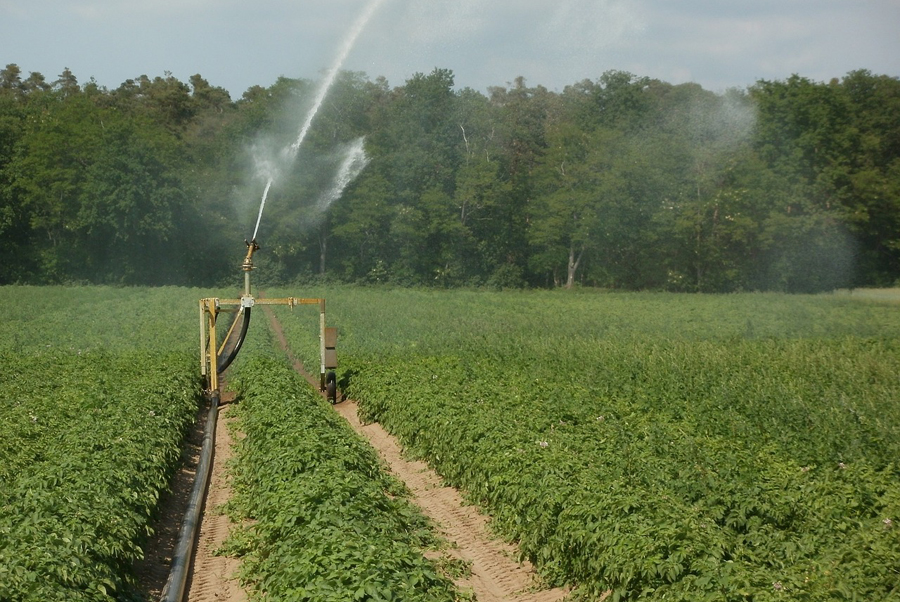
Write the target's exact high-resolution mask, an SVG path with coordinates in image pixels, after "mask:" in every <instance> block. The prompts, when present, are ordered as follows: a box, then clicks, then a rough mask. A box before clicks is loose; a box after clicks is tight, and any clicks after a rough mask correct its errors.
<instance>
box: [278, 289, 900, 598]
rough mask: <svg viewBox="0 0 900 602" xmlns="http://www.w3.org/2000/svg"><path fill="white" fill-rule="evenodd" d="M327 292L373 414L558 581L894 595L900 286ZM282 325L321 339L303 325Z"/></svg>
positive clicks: (711, 593)
mask: <svg viewBox="0 0 900 602" xmlns="http://www.w3.org/2000/svg"><path fill="white" fill-rule="evenodd" d="M328 307H329V309H330V312H331V315H333V316H335V318H334V319H332V320H330V321H331V323H332V324H333V325H337V326H338V328H339V331H340V336H339V341H338V352H339V358H340V363H341V369H340V374H339V381H340V382H341V383H342V385H343V386H344V388H345V390H346V392H347V393H349V394H350V395H351V396H353V397H354V398H356V399H359V400H360V401H361V403H362V405H361V412H362V413H363V415H364V417H365V418H367V419H370V420H378V421H380V422H381V423H382V424H383V425H385V426H386V427H387V428H388V429H389V430H391V431H392V432H393V433H395V434H396V435H398V436H399V437H400V439H401V440H402V442H403V443H404V445H405V446H407V447H408V448H409V449H411V450H412V451H413V452H414V453H416V454H417V455H419V456H421V457H423V458H425V459H427V460H428V461H429V463H431V464H432V466H434V467H435V468H436V469H437V470H438V471H439V472H440V473H441V474H442V475H443V476H444V477H445V479H447V480H448V481H449V482H450V483H452V484H454V485H455V486H457V487H460V488H461V489H463V490H464V491H466V492H467V494H468V496H469V497H470V499H471V500H472V501H474V502H476V503H478V504H480V505H482V506H483V507H484V508H485V509H486V510H487V511H488V512H489V513H490V514H491V515H492V516H493V517H494V524H495V526H496V527H497V528H498V530H499V531H500V532H502V533H503V534H504V535H506V536H507V537H509V538H510V539H513V540H517V541H518V542H519V544H520V546H521V549H522V552H523V554H524V555H526V556H527V557H528V558H529V559H530V560H532V561H533V562H534V563H535V564H536V565H537V566H538V567H539V568H540V570H541V571H542V572H543V573H544V575H545V576H546V577H547V579H548V580H549V581H550V582H552V583H563V582H565V583H574V584H578V585H579V586H580V588H579V591H580V592H581V593H582V594H584V595H585V596H586V597H588V598H590V597H591V596H596V595H598V594H599V593H600V592H603V591H606V590H607V589H611V590H613V598H614V599H648V600H662V599H666V600H704V599H709V600H748V599H753V600H835V599H847V600H852V599H867V600H869V599H871V600H875V599H878V600H887V599H892V598H897V597H900V573H898V571H897V569H896V567H897V566H900V526H898V525H897V521H898V520H900V485H898V477H900V468H898V464H897V460H896V458H898V457H900V407H898V399H900V381H898V379H897V374H898V373H900V353H898V352H900V348H898V343H897V334H898V332H900V330H898V328H900V319H898V317H897V312H896V308H895V306H893V305H886V304H878V303H868V302H857V301H853V300H851V299H849V298H841V297H788V296H783V295H781V296H779V295H732V296H727V297H696V296H682V297H679V296H675V295H637V294H628V295H590V294H576V295H572V296H562V295H552V294H544V293H535V294H511V295H504V294H485V295H479V294H474V293H465V292H453V293H434V292H421V291H412V292H408V293H407V292H399V291H378V290H369V291H366V290H347V289H339V290H338V291H337V294H335V295H333V296H332V298H331V299H330V300H329V305H328ZM284 324H285V328H286V330H287V331H288V333H289V338H290V340H291V344H292V345H293V346H295V348H296V349H297V350H298V353H300V354H301V355H305V356H310V355H312V349H313V341H314V338H313V337H312V336H311V335H310V332H309V329H308V328H305V327H303V326H301V325H300V324H298V323H294V322H292V321H288V320H286V321H284ZM312 357H314V356H312Z"/></svg>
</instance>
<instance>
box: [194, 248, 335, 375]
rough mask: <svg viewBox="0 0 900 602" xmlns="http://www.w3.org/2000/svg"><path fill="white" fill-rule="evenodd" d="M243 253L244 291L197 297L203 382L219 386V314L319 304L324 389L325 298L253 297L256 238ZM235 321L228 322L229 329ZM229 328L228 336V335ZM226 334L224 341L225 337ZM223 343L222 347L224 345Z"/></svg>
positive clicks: (320, 358)
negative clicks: (233, 295) (236, 295)
mask: <svg viewBox="0 0 900 602" xmlns="http://www.w3.org/2000/svg"><path fill="white" fill-rule="evenodd" d="M247 247H248V249H247V256H246V257H245V258H244V262H243V263H242V264H241V268H242V270H243V272H244V294H243V295H242V296H241V298H240V299H220V298H218V297H207V298H206V299H200V373H201V375H202V376H203V378H204V380H205V381H206V385H207V387H208V389H209V391H217V390H218V389H219V366H218V357H219V353H221V350H218V349H216V340H217V337H216V319H217V318H218V315H219V314H220V313H236V314H240V313H241V312H243V311H244V309H247V308H251V307H255V306H256V305H287V306H288V307H290V308H291V309H292V310H293V309H294V307H296V306H297V305H318V306H319V386H320V388H321V389H322V390H323V391H324V390H325V299H304V298H298V297H285V298H281V299H256V298H254V297H253V295H252V294H251V293H250V272H251V270H253V269H254V268H253V253H254V252H255V251H257V250H259V245H257V244H256V241H255V240H254V241H251V242H248V243H247ZM237 322H238V321H237V320H234V322H233V323H232V325H231V329H232V330H233V329H234V327H235V325H236V324H237ZM230 334H231V330H229V333H228V336H230ZM228 336H226V337H225V340H226V341H227V340H228ZM224 344H225V343H224V342H223V347H224Z"/></svg>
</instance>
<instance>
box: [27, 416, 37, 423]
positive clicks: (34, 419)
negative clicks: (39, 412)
mask: <svg viewBox="0 0 900 602" xmlns="http://www.w3.org/2000/svg"><path fill="white" fill-rule="evenodd" d="M29 416H30V417H31V421H32V422H37V416H35V415H34V414H29Z"/></svg>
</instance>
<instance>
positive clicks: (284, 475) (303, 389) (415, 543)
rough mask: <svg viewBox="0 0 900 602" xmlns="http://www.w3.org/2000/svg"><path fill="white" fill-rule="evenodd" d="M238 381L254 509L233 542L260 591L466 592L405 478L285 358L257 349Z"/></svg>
mask: <svg viewBox="0 0 900 602" xmlns="http://www.w3.org/2000/svg"><path fill="white" fill-rule="evenodd" d="M232 386H234V387H235V388H236V389H237V391H239V399H238V405H237V406H236V408H237V411H238V416H239V421H238V428H239V429H240V431H241V432H242V433H243V435H244V437H243V438H242V439H241V443H240V445H239V447H238V453H237V457H236V461H235V463H234V465H233V475H234V488H235V497H234V498H233V499H232V502H231V503H230V504H229V505H230V508H231V511H232V513H233V514H234V516H235V517H236V518H239V519H249V520H248V522H247V523H246V525H247V526H246V527H245V528H244V529H242V530H238V531H237V532H236V533H235V534H233V535H232V536H231V539H230V542H229V543H228V544H227V546H226V548H225V550H224V552H226V553H232V554H236V555H239V556H240V557H241V558H242V562H241V575H242V578H243V582H244V584H245V585H246V586H247V587H248V588H249V590H250V591H251V592H253V595H254V597H255V599H260V600H296V601H304V600H308V601H310V602H312V601H316V602H328V601H333V602H346V601H349V600H371V601H382V600H383V601H388V600H396V601H404V602H405V601H434V602H438V601H442V600H445V601H453V600H455V599H456V593H455V590H454V588H453V585H452V583H451V582H450V581H449V579H447V578H446V577H444V576H442V575H441V573H440V571H439V570H438V569H437V568H436V567H435V566H434V565H433V563H432V562H431V561H429V560H427V559H425V557H424V556H423V550H425V549H427V548H430V547H433V546H434V545H435V544H436V542H435V540H434V537H433V535H432V534H431V530H430V525H429V524H428V523H427V521H426V520H425V519H424V517H423V516H422V515H421V514H420V513H419V512H418V510H416V509H414V507H413V506H412V505H411V504H410V503H409V501H408V500H407V499H406V492H405V489H404V488H403V486H402V485H401V484H400V483H398V482H396V481H395V480H393V479H392V478H390V477H388V476H387V474H386V473H385V472H384V471H383V470H382V466H381V464H380V463H379V459H378V457H377V454H376V453H375V452H374V450H372V448H370V447H369V446H368V445H367V444H365V443H364V442H363V440H362V439H360V438H359V437H358V436H357V435H355V434H354V433H353V431H352V430H351V429H350V427H349V426H348V425H347V424H346V422H345V421H344V420H343V419H342V418H340V417H339V416H338V415H337V414H336V413H335V412H334V411H333V410H332V409H331V407H330V406H329V404H328V403H327V402H325V401H324V400H323V399H322V398H321V397H319V395H318V394H317V393H316V392H315V391H314V390H313V389H312V388H311V387H310V386H309V385H308V384H307V383H306V381H304V380H303V378H302V377H300V376H299V375H298V374H297V373H296V372H294V371H293V369H292V368H290V367H289V366H288V365H287V364H286V362H285V361H284V359H283V358H278V357H273V356H272V355H271V354H266V353H263V354H260V355H259V356H247V357H245V358H244V360H243V361H242V362H241V364H240V365H239V367H238V375H237V376H236V377H235V379H234V380H233V381H232Z"/></svg>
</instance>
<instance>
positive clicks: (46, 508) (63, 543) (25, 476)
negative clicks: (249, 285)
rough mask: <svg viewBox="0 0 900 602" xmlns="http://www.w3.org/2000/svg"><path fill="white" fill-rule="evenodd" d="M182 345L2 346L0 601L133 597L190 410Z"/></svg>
mask: <svg viewBox="0 0 900 602" xmlns="http://www.w3.org/2000/svg"><path fill="white" fill-rule="evenodd" d="M195 363H196V362H195V360H194V358H193V357H192V356H191V355H188V354H185V353H183V352H178V353H166V352H153V353H151V352H122V353H108V352H105V351H96V350H95V351H85V352H83V353H77V352H76V353H73V352H71V351H64V352H63V351H58V350H55V349H49V350H45V351H38V352H31V353H21V352H20V353H15V354H14V353H11V352H6V351H3V352H0V365H2V367H3V369H2V371H0V600H9V601H25V600H28V601H35V602H37V601H40V602H46V601H56V600H58V601H109V600H115V599H120V600H121V599H127V597H128V596H130V595H133V593H129V592H130V591H131V588H132V585H133V584H132V583H131V578H130V574H131V570H132V564H133V562H134V561H135V560H136V559H139V558H141V557H142V555H143V554H142V551H141V547H140V546H141V544H142V543H143V541H144V540H145V539H146V537H147V536H148V535H149V533H150V522H151V517H152V516H153V514H154V512H155V507H156V503H157V500H158V499H159V496H160V493H161V492H162V491H163V490H165V489H166V488H167V487H168V479H169V477H170V476H171V474H172V471H173V469H174V467H175V465H176V464H177V462H178V460H179V458H180V455H181V441H182V438H183V435H184V432H185V430H186V428H187V427H188V425H189V424H190V422H191V421H192V420H193V418H194V416H195V415H196V411H197V407H198V402H199V382H198V378H197V376H196V366H195Z"/></svg>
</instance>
